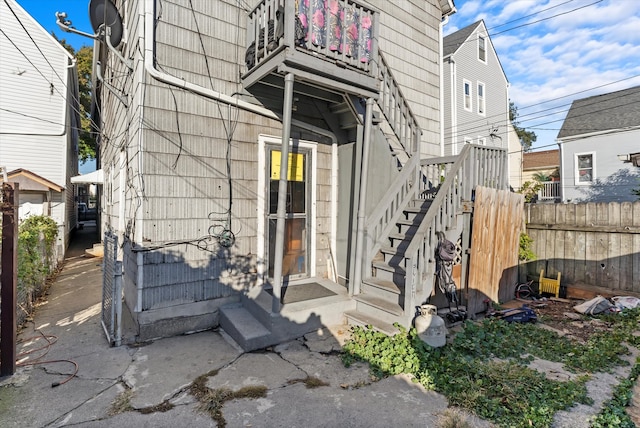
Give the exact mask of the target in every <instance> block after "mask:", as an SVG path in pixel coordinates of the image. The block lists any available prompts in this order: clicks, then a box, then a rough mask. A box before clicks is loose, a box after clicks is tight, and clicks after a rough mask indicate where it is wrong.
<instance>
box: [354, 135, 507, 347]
mask: <svg viewBox="0 0 640 428" xmlns="http://www.w3.org/2000/svg"><path fill="white" fill-rule="evenodd" d="M506 161H507V156H506V151H505V150H504V149H498V148H490V147H485V146H476V145H466V146H465V147H464V149H463V150H462V152H461V153H460V155H458V156H455V157H447V158H435V159H426V160H422V161H420V163H417V162H416V161H415V157H413V158H411V159H410V160H409V162H408V163H407V164H406V165H405V168H404V170H403V171H401V173H400V174H399V175H398V177H397V179H396V182H394V183H392V184H391V185H390V187H389V191H388V192H387V195H385V197H384V198H382V199H381V201H380V203H379V204H378V207H377V208H376V209H375V210H373V212H372V213H371V214H370V215H369V216H368V217H367V220H366V242H367V244H366V250H365V254H364V256H363V261H362V266H363V273H362V278H363V279H362V281H361V283H360V284H356V285H355V286H354V287H353V290H354V292H353V296H354V299H355V300H356V302H357V303H356V308H355V309H354V310H352V311H348V312H346V313H345V316H346V318H347V320H348V321H349V323H351V324H355V325H370V326H372V327H373V328H375V329H377V330H379V331H382V332H384V333H387V334H395V333H396V332H397V331H398V329H397V327H396V326H395V325H394V324H396V323H398V324H399V325H401V326H403V327H404V328H409V327H411V326H412V323H413V319H414V317H415V314H416V309H417V307H419V306H420V305H422V304H423V303H425V302H426V300H427V299H429V297H430V296H431V295H432V293H433V291H434V286H435V275H434V274H435V251H436V247H437V243H438V234H439V233H444V234H445V236H446V238H447V239H449V240H452V241H456V240H457V238H458V237H459V236H461V235H462V237H463V239H462V250H463V263H464V262H465V258H467V257H468V255H464V254H467V251H466V250H468V248H469V245H470V242H469V241H470V226H471V222H470V219H471V209H472V206H473V189H475V187H476V186H478V185H481V186H485V187H492V188H499V189H503V188H505V186H506ZM407 167H409V168H412V170H409V171H407V170H406V168H407ZM459 287H460V285H459Z"/></svg>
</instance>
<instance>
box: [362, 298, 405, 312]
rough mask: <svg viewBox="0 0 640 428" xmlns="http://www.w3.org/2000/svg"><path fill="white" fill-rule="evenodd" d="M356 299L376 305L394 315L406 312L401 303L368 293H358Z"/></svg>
mask: <svg viewBox="0 0 640 428" xmlns="http://www.w3.org/2000/svg"><path fill="white" fill-rule="evenodd" d="M355 299H356V300H357V301H359V302H362V303H365V304H367V305H370V306H374V307H376V308H378V309H380V310H383V311H385V312H388V313H390V314H392V315H396V316H400V315H402V313H403V312H404V311H403V310H402V307H400V305H399V304H397V303H393V302H390V301H388V300H385V299H382V298H380V297H376V296H371V295H368V294H358V295H357V296H355Z"/></svg>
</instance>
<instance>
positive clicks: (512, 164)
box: [507, 124, 524, 192]
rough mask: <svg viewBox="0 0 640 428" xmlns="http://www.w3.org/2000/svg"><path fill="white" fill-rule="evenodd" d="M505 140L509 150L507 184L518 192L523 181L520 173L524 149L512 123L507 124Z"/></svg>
mask: <svg viewBox="0 0 640 428" xmlns="http://www.w3.org/2000/svg"><path fill="white" fill-rule="evenodd" d="M507 141H508V142H509V146H508V148H507V150H508V151H509V156H508V159H509V186H510V187H511V190H513V191H514V192H519V191H520V189H521V188H522V183H524V179H523V174H522V168H523V160H524V150H523V148H522V144H521V143H520V138H518V133H517V132H516V128H515V127H514V126H513V124H509V126H508V133H507Z"/></svg>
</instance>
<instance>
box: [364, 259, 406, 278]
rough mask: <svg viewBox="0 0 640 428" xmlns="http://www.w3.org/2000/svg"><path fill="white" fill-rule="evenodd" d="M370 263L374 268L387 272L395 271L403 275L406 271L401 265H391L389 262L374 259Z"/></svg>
mask: <svg viewBox="0 0 640 428" xmlns="http://www.w3.org/2000/svg"><path fill="white" fill-rule="evenodd" d="M371 265H372V266H373V267H375V268H378V269H382V270H386V271H389V272H395V273H397V274H400V275H405V274H406V273H407V271H406V270H405V269H404V268H403V267H401V266H391V265H390V264H389V263H386V262H380V261H374V262H373V263H371Z"/></svg>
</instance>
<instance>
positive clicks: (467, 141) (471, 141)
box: [464, 137, 473, 144]
mask: <svg viewBox="0 0 640 428" xmlns="http://www.w3.org/2000/svg"><path fill="white" fill-rule="evenodd" d="M464 143H465V144H473V140H472V139H471V138H466V137H465V139H464Z"/></svg>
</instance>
